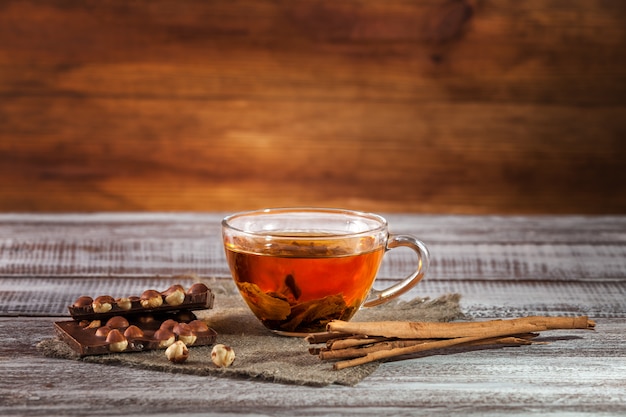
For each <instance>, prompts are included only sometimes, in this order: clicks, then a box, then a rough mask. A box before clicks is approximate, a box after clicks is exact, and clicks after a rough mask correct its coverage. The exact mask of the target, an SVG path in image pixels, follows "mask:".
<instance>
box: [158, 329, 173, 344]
mask: <svg viewBox="0 0 626 417" xmlns="http://www.w3.org/2000/svg"><path fill="white" fill-rule="evenodd" d="M154 339H155V340H156V341H158V342H159V347H160V348H166V347H169V346H170V345H171V344H172V343H174V342H175V341H176V335H175V334H174V332H173V331H171V330H167V329H159V330H157V331H156V332H154Z"/></svg>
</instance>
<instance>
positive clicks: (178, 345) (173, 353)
mask: <svg viewBox="0 0 626 417" xmlns="http://www.w3.org/2000/svg"><path fill="white" fill-rule="evenodd" d="M165 356H166V357H167V359H168V360H169V361H170V362H174V363H183V362H185V361H186V360H187V358H188V357H189V349H187V346H186V345H185V343H183V342H182V341H181V340H177V341H176V342H174V343H172V344H171V345H170V346H169V347H168V348H167V349H165Z"/></svg>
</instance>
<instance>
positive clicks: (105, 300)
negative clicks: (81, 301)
mask: <svg viewBox="0 0 626 417" xmlns="http://www.w3.org/2000/svg"><path fill="white" fill-rule="evenodd" d="M113 304H115V299H114V298H113V297H111V296H110V295H101V296H100V297H98V298H96V299H95V300H93V303H91V307H92V308H93V311H94V313H107V312H109V311H111V309H112V308H113Z"/></svg>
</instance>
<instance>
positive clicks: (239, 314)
mask: <svg viewBox="0 0 626 417" xmlns="http://www.w3.org/2000/svg"><path fill="white" fill-rule="evenodd" d="M221 281H223V280H221ZM221 281H218V280H204V283H205V284H207V286H209V288H211V290H212V291H213V292H214V294H215V302H214V307H213V309H211V310H204V311H199V312H195V314H196V315H197V316H198V317H199V318H201V319H204V320H205V321H206V322H207V324H208V325H209V326H210V327H212V328H213V329H215V330H216V331H217V333H218V337H217V342H216V343H223V344H226V345H229V346H231V347H232V348H233V349H234V350H235V354H236V359H235V362H234V363H233V364H232V365H231V366H230V367H228V368H217V367H216V366H215V365H214V364H213V363H212V362H211V349H212V346H196V347H190V348H189V359H188V360H187V361H186V362H185V363H183V364H173V363H170V362H169V361H168V360H167V358H166V357H165V354H164V351H163V350H156V351H147V352H139V353H124V354H108V355H99V356H86V357H83V358H80V357H79V356H78V355H77V354H76V353H75V352H74V351H73V350H71V349H70V348H69V346H67V345H66V344H65V343H64V342H62V341H61V340H59V339H57V338H54V339H46V340H43V341H41V342H40V343H39V344H38V346H37V347H38V349H39V350H40V352H42V354H43V355H45V356H48V357H56V358H63V359H73V360H80V361H83V362H89V363H100V364H111V365H123V366H131V367H135V368H143V369H150V370H154V371H161V372H172V373H187V374H193V375H211V376H230V377H239V378H249V379H259V380H265V381H271V382H276V383H284V384H296V385H309V386H326V385H330V384H339V385H348V386H354V385H356V384H357V383H359V381H361V380H363V378H365V377H367V376H368V375H370V374H371V373H372V372H374V370H376V368H377V367H378V366H379V364H378V363H369V364H365V365H362V366H358V367H353V368H347V369H342V370H339V371H336V370H333V369H332V363H329V362H325V361H321V360H320V359H319V358H318V357H317V356H316V355H311V354H310V353H309V351H308V349H309V346H310V345H309V343H308V342H306V341H305V340H303V339H301V338H294V337H283V336H277V335H275V334H273V333H271V332H270V331H269V330H267V329H266V328H265V327H263V325H262V324H261V323H260V322H259V321H258V320H257V319H256V318H255V317H254V315H252V313H251V312H250V310H249V309H248V307H247V306H246V305H245V303H244V302H243V300H242V298H241V297H240V296H239V294H238V293H237V292H236V289H235V286H234V284H231V283H229V282H221ZM459 300H460V295H459V294H447V295H444V296H441V297H439V298H437V299H435V300H429V299H415V300H411V301H409V302H403V301H396V302H394V301H392V302H390V303H387V304H384V305H381V306H377V307H373V308H366V309H362V310H360V311H359V312H358V313H357V314H356V315H355V317H354V318H353V320H354V321H379V320H399V321H451V320H455V319H459V318H461V317H462V316H463V314H462V312H461V309H460V306H459Z"/></svg>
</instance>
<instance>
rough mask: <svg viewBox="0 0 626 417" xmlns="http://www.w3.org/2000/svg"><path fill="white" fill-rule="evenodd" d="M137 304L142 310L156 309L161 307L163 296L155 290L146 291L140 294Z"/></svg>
mask: <svg viewBox="0 0 626 417" xmlns="http://www.w3.org/2000/svg"><path fill="white" fill-rule="evenodd" d="M139 303H140V304H141V306H142V307H143V308H157V307H161V306H162V305H163V296H162V295H161V293H160V292H158V291H156V290H146V291H144V292H143V294H141V297H140V298H139Z"/></svg>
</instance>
